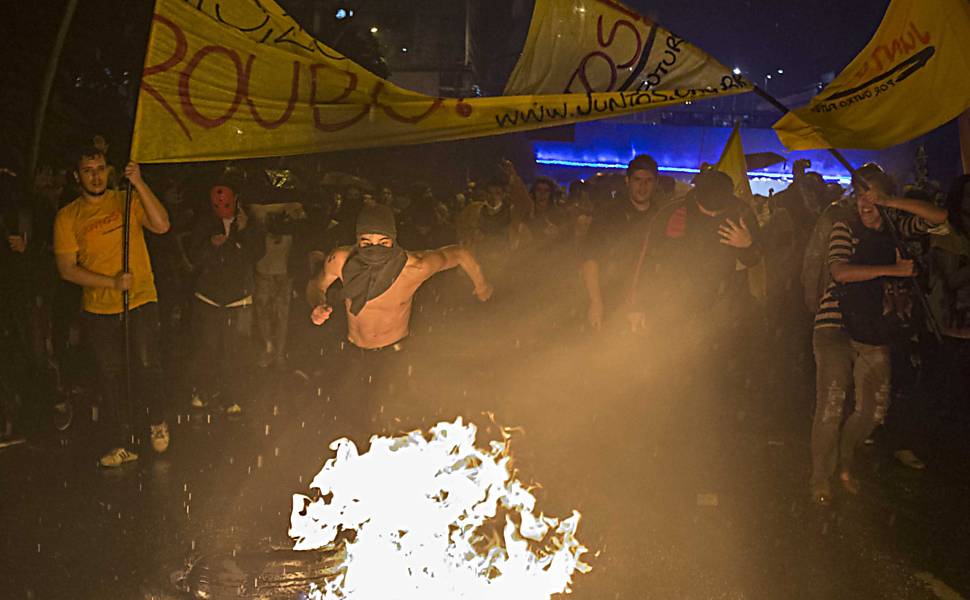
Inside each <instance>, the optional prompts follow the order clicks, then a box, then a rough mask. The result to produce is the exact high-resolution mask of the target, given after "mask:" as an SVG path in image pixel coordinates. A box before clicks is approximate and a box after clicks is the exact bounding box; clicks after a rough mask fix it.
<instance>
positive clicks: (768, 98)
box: [752, 84, 943, 342]
mask: <svg viewBox="0 0 970 600" xmlns="http://www.w3.org/2000/svg"><path fill="white" fill-rule="evenodd" d="M752 87H753V88H754V93H755V94H757V95H758V97H760V98H761V99H762V100H764V101H765V102H767V103H768V104H770V105H772V106H773V107H775V108H776V109H778V111H779V112H781V113H782V114H783V115H784V114H788V113H789V112H791V109H789V108H788V107H787V106H785V105H784V104H783V103H782V102H781V101H780V100H778V99H777V98H775V97H774V96H772V95H771V94H769V93H768V92H766V91H765V90H763V89H761V88H760V87H758V86H757V85H755V84H752ZM826 149H827V150H828V151H829V154H831V155H832V156H833V157H834V158H835V160H837V161H839V163H841V164H842V166H843V167H845V169H846V170H847V171H848V172H849V173H850V174H851V175H852V183H853V185H857V186H859V187H861V188H862V189H863V191H865V190H868V189H869V186H868V184H867V183H866V181H865V180H864V179H863V178H862V177H860V176H859V172H858V171H857V170H856V169H855V167H853V166H852V163H850V162H849V160H848V159H847V158H846V157H845V155H844V154H842V153H841V152H839V151H838V150H837V149H836V148H826ZM876 209H877V210H878V211H879V215H880V216H881V217H882V220H883V222H885V223H886V229H887V231H889V235H891V236H892V239H893V244H894V245H895V246H896V250H897V251H898V252H899V255H900V256H903V257H906V256H908V255H909V251H908V250H906V247H905V246H903V241H902V238H900V236H899V231H898V230H897V229H896V224H895V223H893V222H892V219H890V218H889V213H888V212H887V211H886V208H885V207H884V206H881V205H879V204H877V205H876ZM910 279H911V280H912V281H913V287H914V288H915V289H916V296H917V297H918V298H919V300H920V306H921V307H922V308H923V313H924V314H925V315H926V317H925V318H926V322H927V324H929V326H930V331H931V332H932V333H933V336H934V337H935V338H936V341H937V342H942V341H943V334H942V329H940V325H939V323H937V322H936V317H935V316H933V313H932V311H930V303H929V300H928V299H927V297H926V292H925V291H923V286H921V285H920V283H919V280H918V279H917V278H916V274H915V273H914V274H913V275H912V276H911V277H910Z"/></svg>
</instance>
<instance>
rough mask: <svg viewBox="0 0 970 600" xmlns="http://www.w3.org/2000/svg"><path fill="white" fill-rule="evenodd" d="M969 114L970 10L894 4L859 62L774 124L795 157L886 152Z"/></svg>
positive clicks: (959, 2)
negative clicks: (831, 151) (835, 151)
mask: <svg viewBox="0 0 970 600" xmlns="http://www.w3.org/2000/svg"><path fill="white" fill-rule="evenodd" d="M967 109H970V3H968V2H967V0H893V2H892V3H891V4H890V5H889V8H888V9H887V11H886V16H885V17H884V18H883V21H882V23H881V24H880V25H879V29H878V31H876V35H875V37H873V38H872V40H871V41H870V42H869V45H867V46H866V47H865V49H864V50H863V51H862V53H861V54H859V56H857V57H856V58H855V60H853V61H852V63H850V64H849V66H848V67H846V68H845V70H844V71H842V73H840V74H839V76H838V77H836V78H835V80H834V81H833V82H832V83H830V84H829V85H828V86H827V87H826V88H825V89H824V90H822V92H821V93H820V94H819V95H818V96H816V97H815V98H813V99H812V102H811V104H809V105H808V106H806V107H804V108H800V109H798V110H796V111H794V112H791V113H789V114H787V115H785V116H784V117H783V118H782V119H781V120H779V121H778V122H777V123H775V126H774V127H775V131H776V132H777V133H778V137H779V138H780V139H781V141H782V143H783V144H785V146H787V147H788V148H789V149H791V150H810V149H815V148H861V149H880V148H886V147H889V146H893V145H896V144H901V143H903V142H906V141H909V140H911V139H913V138H915V137H918V136H920V135H923V134H924V133H927V132H929V131H932V130H933V129H936V128H937V127H939V126H940V125H943V124H944V123H946V122H947V121H950V120H951V119H954V118H956V117H957V116H958V115H959V114H960V113H962V112H963V111H965V110H967Z"/></svg>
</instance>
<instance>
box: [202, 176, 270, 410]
mask: <svg viewBox="0 0 970 600" xmlns="http://www.w3.org/2000/svg"><path fill="white" fill-rule="evenodd" d="M209 202H210V205H211V207H212V210H211V211H210V212H209V213H208V214H206V215H203V216H202V217H201V218H200V219H199V220H198V222H197V223H196V226H195V229H194V230H193V232H192V236H191V238H190V241H189V249H188V253H189V260H190V261H191V262H192V264H193V265H194V267H195V272H196V283H195V300H196V302H195V305H194V307H193V315H192V322H193V328H194V330H195V336H194V337H195V338H196V339H197V340H198V350H197V355H196V360H195V365H196V369H197V372H196V379H195V389H196V393H195V394H193V397H192V405H193V406H194V407H196V408H202V407H203V406H205V403H206V401H216V400H218V403H219V404H220V405H221V406H222V407H223V408H224V409H225V410H226V413H227V414H229V415H238V414H239V413H240V412H242V406H241V405H242V404H245V399H244V397H243V396H244V395H245V393H246V392H245V390H246V389H247V386H246V384H245V380H244V377H243V376H244V371H245V362H246V358H247V356H248V354H249V352H248V350H249V340H250V337H251V330H252V322H253V318H252V307H253V291H254V284H253V266H254V265H255V264H256V262H257V261H258V260H259V259H260V258H262V256H263V254H264V253H265V250H266V236H265V233H264V231H263V230H262V228H261V227H260V226H259V225H258V224H257V223H255V222H250V221H249V219H248V218H247V216H246V213H245V212H244V211H243V210H242V208H241V207H240V206H239V205H238V204H237V202H236V193H235V190H234V189H233V188H232V186H230V185H225V184H220V185H215V186H213V187H212V189H211V190H210V192H209Z"/></svg>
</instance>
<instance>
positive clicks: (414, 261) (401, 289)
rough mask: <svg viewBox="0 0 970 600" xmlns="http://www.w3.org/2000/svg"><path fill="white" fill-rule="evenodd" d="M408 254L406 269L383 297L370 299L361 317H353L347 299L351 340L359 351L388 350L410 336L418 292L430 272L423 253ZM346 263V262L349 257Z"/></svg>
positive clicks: (348, 333) (362, 310) (348, 331)
mask: <svg viewBox="0 0 970 600" xmlns="http://www.w3.org/2000/svg"><path fill="white" fill-rule="evenodd" d="M348 254H349V253H348ZM407 254H408V260H407V263H405V265H404V270H402V271H401V274H400V275H398V277H397V279H395V280H394V283H392V284H391V287H389V288H388V289H387V291H385V292H384V293H383V294H381V295H380V296H378V297H376V298H374V299H372V300H368V301H367V304H365V305H364V308H363V309H361V311H360V313H359V314H357V315H353V314H351V312H350V299H344V308H345V309H346V311H347V339H349V340H350V343H352V344H353V345H355V346H357V347H358V348H365V349H376V348H384V347H385V346H390V345H392V344H394V343H396V342H399V341H401V340H402V339H404V338H406V337H407V336H408V333H409V331H410V330H409V324H410V321H411V307H412V306H413V302H414V293H415V292H416V291H417V289H418V288H419V287H420V286H421V284H422V283H424V282H425V281H426V280H427V279H428V273H427V269H425V268H424V265H423V264H422V260H421V256H420V255H419V254H416V253H411V252H408V253H407ZM343 260H344V261H346V256H345V257H343ZM341 270H342V267H341ZM342 279H343V278H342V277H341V280H342Z"/></svg>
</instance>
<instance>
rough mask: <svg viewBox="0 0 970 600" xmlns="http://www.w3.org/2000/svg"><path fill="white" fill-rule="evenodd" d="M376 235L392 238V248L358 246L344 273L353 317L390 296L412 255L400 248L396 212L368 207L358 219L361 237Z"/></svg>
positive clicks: (348, 259)
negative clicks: (390, 289)
mask: <svg viewBox="0 0 970 600" xmlns="http://www.w3.org/2000/svg"><path fill="white" fill-rule="evenodd" d="M368 234H376V235H383V236H387V237H389V238H391V240H392V245H391V246H390V247H388V246H380V245H375V246H363V247H361V246H359V245H358V246H355V247H354V249H353V250H352V251H351V253H350V256H349V257H348V258H347V263H346V264H345V265H344V269H343V273H342V275H343V277H342V279H343V283H344V296H345V297H346V298H347V299H349V300H350V314H352V315H355V316H356V315H357V314H359V313H360V311H361V310H363V308H364V305H365V304H367V302H369V301H370V300H373V299H374V298H377V297H378V296H380V295H381V294H383V293H384V292H386V291H387V290H388V289H389V288H390V287H391V285H393V284H394V282H395V281H397V278H398V276H399V275H400V274H401V271H403V270H404V265H405V264H406V263H407V261H408V255H407V253H406V252H404V250H402V249H401V247H400V246H398V245H397V227H396V225H395V222H394V212H393V211H392V210H391V209H390V208H389V207H387V206H383V205H377V206H367V207H365V208H364V209H363V210H361V211H360V215H359V216H358V217H357V235H358V237H359V236H361V235H368Z"/></svg>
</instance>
